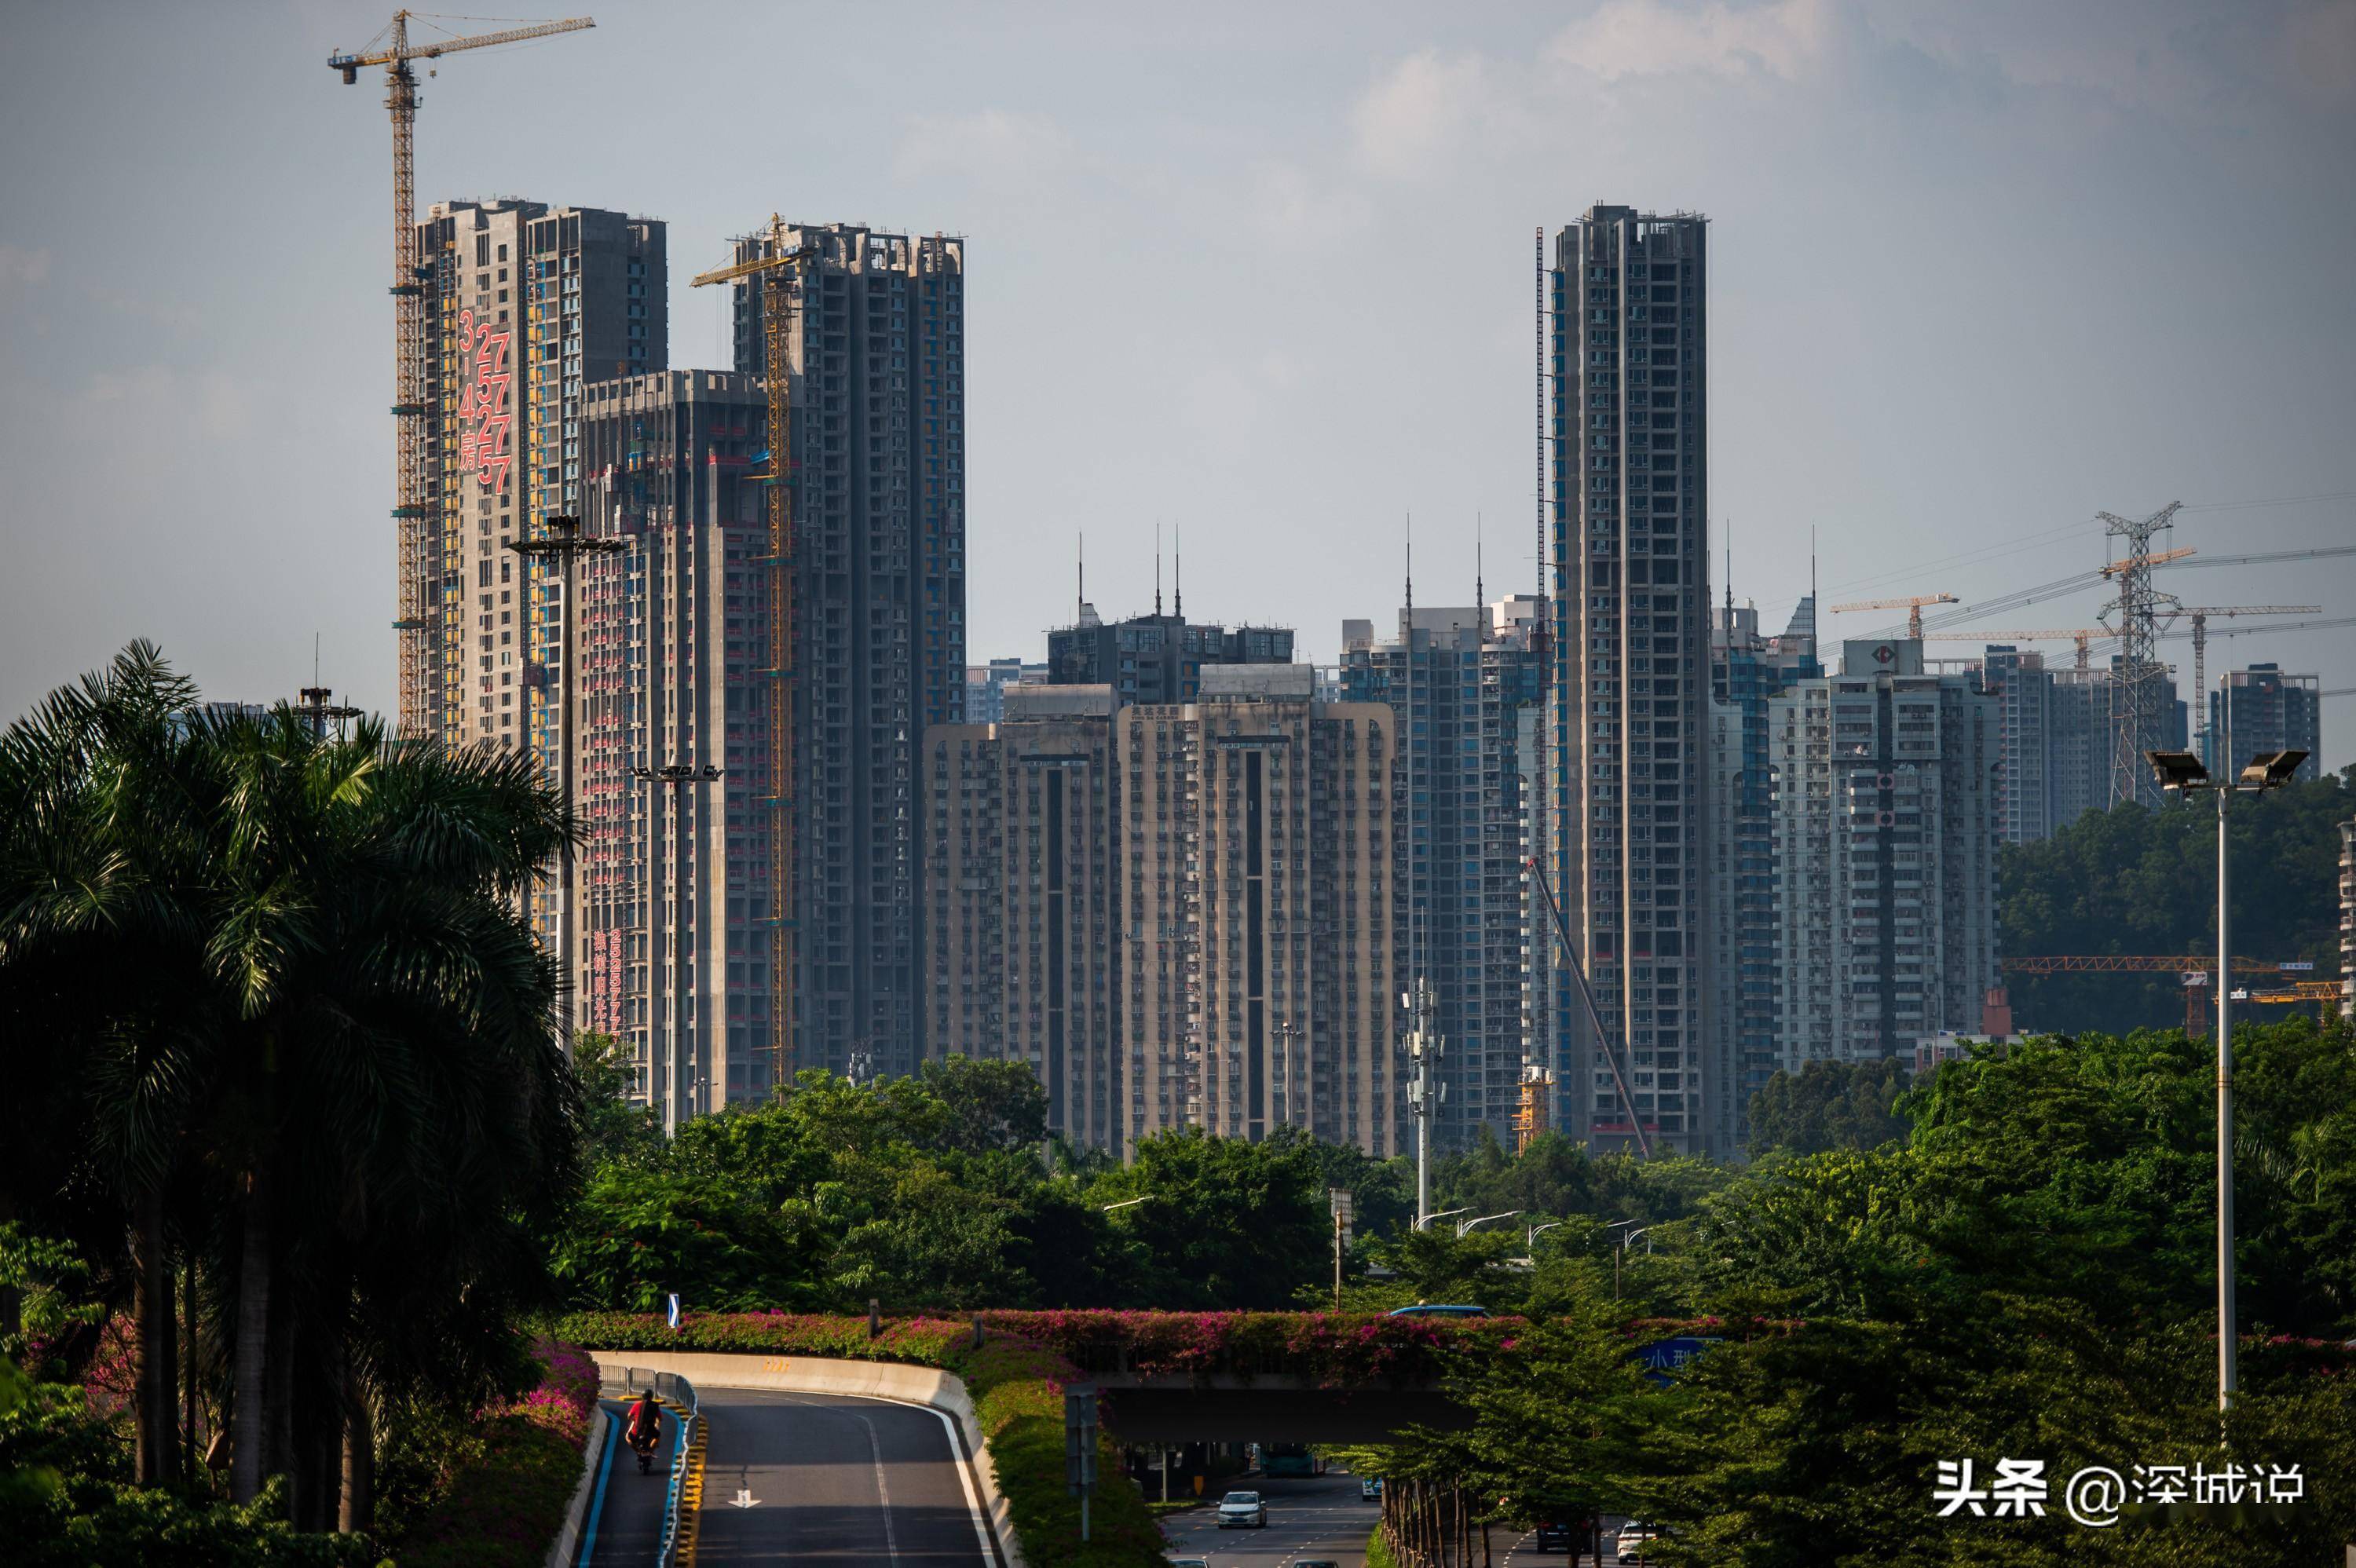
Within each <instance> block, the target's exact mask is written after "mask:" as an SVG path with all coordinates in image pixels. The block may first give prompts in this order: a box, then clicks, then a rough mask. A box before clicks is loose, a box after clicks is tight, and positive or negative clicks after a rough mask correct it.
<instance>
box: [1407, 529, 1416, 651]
mask: <svg viewBox="0 0 2356 1568" xmlns="http://www.w3.org/2000/svg"><path fill="white" fill-rule="evenodd" d="M1407 613H1408V624H1413V623H1414V620H1415V514H1414V513H1413V512H1409V513H1408V515H1407Z"/></svg>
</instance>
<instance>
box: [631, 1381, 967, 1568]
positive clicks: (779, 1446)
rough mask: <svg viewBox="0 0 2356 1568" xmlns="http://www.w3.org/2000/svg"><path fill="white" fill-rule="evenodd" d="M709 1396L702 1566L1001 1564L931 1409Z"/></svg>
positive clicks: (781, 1396) (747, 1394) (756, 1395)
mask: <svg viewBox="0 0 2356 1568" xmlns="http://www.w3.org/2000/svg"><path fill="white" fill-rule="evenodd" d="M702 1398H703V1418H704V1420H705V1421H706V1422H707V1423H709V1424H710V1432H711V1441H710V1446H709V1448H708V1449H707V1451H706V1454H705V1458H704V1466H703V1510H702V1515H701V1521H700V1522H701V1544H700V1546H699V1547H698V1549H697V1552H696V1562H697V1563H698V1565H699V1568H738V1565H739V1564H768V1563H778V1564H784V1563H793V1564H800V1563H822V1564H830V1565H832V1568H851V1564H859V1565H860V1568H993V1564H994V1563H995V1558H994V1556H993V1554H992V1553H991V1549H990V1546H989V1544H988V1542H989V1526H988V1523H987V1522H986V1521H985V1520H983V1519H982V1517H981V1515H980V1510H979V1508H978V1506H977V1502H976V1499H975V1494H974V1493H973V1491H972V1490H971V1487H970V1477H969V1476H968V1474H967V1473H966V1471H965V1468H964V1466H963V1465H962V1463H961V1462H960V1460H959V1458H958V1452H957V1449H956V1447H955V1445H954V1439H953V1438H952V1437H951V1435H950V1429H949V1426H948V1424H947V1423H946V1422H945V1421H944V1420H943V1419H942V1418H941V1417H940V1416H939V1415H937V1414H936V1413H933V1412H932V1411H929V1410H920V1409H916V1408H915V1407H914V1406H910V1405H905V1404H892V1403H886V1402H884V1401H883V1400H873V1399H855V1398H851V1397H849V1396H845V1395H836V1394H816V1393H773V1392H754V1391H750V1390H744V1389H706V1390H704V1391H703V1392H702ZM634 1478H635V1477H634ZM599 1560H600V1562H603V1561H604V1558H603V1554H602V1553H601V1554H600V1559H599ZM614 1562H615V1564H616V1568H620V1563H621V1560H620V1559H618V1558H616V1559H615V1560H614ZM593 1568H594V1564H593Z"/></svg>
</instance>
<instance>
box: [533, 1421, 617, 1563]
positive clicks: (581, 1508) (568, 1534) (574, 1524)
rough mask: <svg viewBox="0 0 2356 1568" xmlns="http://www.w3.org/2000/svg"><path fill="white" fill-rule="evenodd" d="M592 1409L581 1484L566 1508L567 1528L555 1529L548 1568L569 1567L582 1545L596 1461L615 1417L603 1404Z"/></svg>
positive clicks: (565, 1523) (585, 1442)
mask: <svg viewBox="0 0 2356 1568" xmlns="http://www.w3.org/2000/svg"><path fill="white" fill-rule="evenodd" d="M590 1416H591V1420H590V1422H589V1435H588V1436H587V1437H586V1438H585V1439H584V1440H583V1442H582V1445H581V1484H580V1485H579V1486H577V1487H575V1488H573V1501H572V1502H571V1504H569V1505H568V1506H567V1507H566V1508H565V1510H564V1528H563V1529H562V1530H560V1531H557V1532H556V1541H555V1542H554V1543H553V1544H552V1545H551V1546H550V1547H549V1549H548V1562H547V1568H567V1565H568V1564H569V1563H572V1561H573V1552H575V1551H576V1550H578V1549H579V1547H580V1545H581V1523H582V1520H584V1518H586V1517H587V1515H588V1512H589V1494H590V1492H591V1490H592V1489H594V1488H595V1486H596V1484H597V1461H598V1460H599V1459H600V1458H601V1457H603V1456H604V1455H605V1429H606V1428H607V1427H608V1426H610V1425H611V1424H613V1420H614V1418H613V1417H612V1416H611V1415H610V1414H608V1413H606V1412H605V1408H604V1407H603V1406H600V1407H598V1408H597V1409H595V1410H594V1411H591V1412H590Z"/></svg>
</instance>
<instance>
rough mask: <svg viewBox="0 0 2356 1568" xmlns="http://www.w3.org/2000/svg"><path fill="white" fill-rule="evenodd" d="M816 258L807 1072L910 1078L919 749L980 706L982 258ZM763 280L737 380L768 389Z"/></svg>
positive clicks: (804, 416) (804, 558)
mask: <svg viewBox="0 0 2356 1568" xmlns="http://www.w3.org/2000/svg"><path fill="white" fill-rule="evenodd" d="M780 245H782V246H783V247H784V248H785V251H786V252H787V253H791V252H793V251H800V252H802V253H803V257H804V260H803V261H802V262H801V263H800V264H799V266H798V290H799V293H798V302H799V303H798V309H797V310H796V312H795V319H794V320H793V321H792V322H790V323H789V324H787V334H786V338H785V344H784V348H785V354H786V357H787V364H788V365H789V366H790V374H791V376H792V378H793V380H792V399H791V407H792V434H791V437H790V442H789V446H790V450H789V451H788V452H787V453H785V454H784V462H783V463H782V464H776V463H774V462H773V466H776V467H777V469H778V472H779V474H780V475H781V476H782V477H784V478H785V479H786V480H787V482H788V483H790V484H791V485H793V514H794V539H795V546H794V549H795V554H796V560H795V565H794V578H795V581H797V582H798V591H797V593H796V601H797V602H796V603H795V605H794V622H793V628H794V630H793V638H794V643H795V646H794V647H793V648H792V649H791V650H790V652H791V667H792V668H793V669H794V670H795V671H796V672H797V676H796V678H795V680H794V681H793V682H792V683H791V687H790V689H791V690H792V691H793V692H794V697H793V709H792V713H791V722H792V725H793V731H792V733H793V735H794V736H795V737H797V739H796V741H795V743H794V744H793V745H792V746H791V747H790V748H788V749H787V752H785V753H784V754H787V755H789V756H791V757H792V758H794V759H795V760H794V762H793V763H791V764H790V765H791V766H792V767H793V768H794V770H795V773H796V777H795V778H794V779H793V780H792V781H791V782H792V790H791V797H792V799H793V801H794V803H795V808H794V811H793V816H795V817H797V818H798V826H797V827H795V828H794V830H793V831H794V834H795V836H796V837H797V840H798V842H797V845H796V849H795V853H796V856H797V859H796V860H795V862H794V867H793V880H792V885H793V887H794V889H795V898H794V902H795V906H796V907H795V909H794V911H793V912H792V914H791V919H792V920H793V922H794V927H795V935H796V941H795V943H794V949H795V952H796V955H797V956H796V957H795V959H794V962H795V963H796V964H797V965H798V974H797V975H795V976H791V977H790V984H791V990H792V994H793V995H794V997H796V998H797V1005H798V1009H799V1010H798V1018H797V1019H796V1024H795V1031H794V1038H795V1040H797V1042H798V1053H799V1054H798V1059H797V1061H795V1062H794V1063H793V1065H794V1066H797V1067H826V1068H830V1069H832V1070H834V1071H837V1072H845V1071H850V1070H851V1069H852V1068H853V1067H854V1066H856V1067H858V1068H859V1069H860V1070H862V1071H873V1072H888V1073H894V1074H897V1073H907V1072H914V1071H915V1070H916V1063H917V1061H918V1060H919V1059H920V1057H921V1056H922V1054H923V1040H924V1009H923V1007H922V997H921V994H920V990H919V983H920V982H919V972H920V966H921V965H922V962H923V948H922V937H923V927H922V921H923V916H924V911H923V901H922V891H923V874H924V873H923V865H922V850H921V847H920V845H919V844H918V842H917V822H916V773H917V751H916V748H917V744H918V741H919V738H920V736H921V734H922V732H923V731H924V729H925V727H926V726H927V725H934V724H953V723H956V722H958V720H959V719H960V718H961V717H962V710H963V708H964V700H965V657H966V641H965V635H966V634H965V242H964V241H963V240H958V239H953V238H948V237H944V236H940V235H933V236H929V237H924V236H911V235H905V234H886V233H879V232H876V231H874V230H873V229H867V228H865V227H863V226H861V225H857V224H841V223H837V224H826V225H812V224H780V225H776V226H774V227H773V228H771V229H767V230H765V231H764V232H763V233H761V234H759V235H757V236H754V237H750V238H746V239H744V240H738V241H737V243H736V251H735V261H736V262H737V263H739V264H743V263H745V262H750V261H758V260H763V259H769V258H771V257H773V255H774V253H775V251H776V248H777V247H779V246H780ZM768 297H769V293H768V291H767V289H766V287H765V286H764V284H763V281H762V278H761V276H760V275H758V274H755V275H753V276H750V277H746V278H744V279H743V280H742V281H740V282H738V283H736V284H735V321H736V368H737V369H738V371H740V372H742V373H744V374H745V375H748V376H749V375H759V374H762V373H763V369H764V366H765V364H766V357H767V354H766V350H767V343H766V323H765V322H764V319H763V315H764V311H765V309H766V300H767V298H768Z"/></svg>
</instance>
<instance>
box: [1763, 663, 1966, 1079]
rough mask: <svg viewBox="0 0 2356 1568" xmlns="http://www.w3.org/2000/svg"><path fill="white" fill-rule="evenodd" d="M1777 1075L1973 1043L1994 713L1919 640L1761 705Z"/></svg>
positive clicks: (1847, 666) (1963, 678)
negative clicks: (1937, 664) (1773, 862)
mask: <svg viewBox="0 0 2356 1568" xmlns="http://www.w3.org/2000/svg"><path fill="white" fill-rule="evenodd" d="M1767 706H1768V746H1769V751H1770V754H1771V756H1772V761H1773V763H1774V766H1775V769H1776V788H1775V801H1774V812H1775V852H1776V858H1777V862H1778V888H1777V893H1778V908H1777V917H1778V942H1777V951H1776V962H1777V965H1778V967H1779V968H1780V970H1781V972H1782V983H1783V996H1782V1001H1783V1010H1782V1020H1781V1029H1780V1036H1781V1040H1780V1043H1781V1047H1782V1051H1783V1066H1784V1067H1785V1068H1787V1069H1790V1070H1793V1071H1796V1070H1797V1069H1798V1067H1799V1066H1800V1064H1801V1063H1803V1062H1805V1061H1815V1060H1820V1059H1826V1060H1833V1061H1868V1060H1873V1059H1878V1058H1881V1057H1889V1056H1900V1055H1903V1054H1905V1053H1907V1052H1908V1051H1911V1050H1912V1046H1913V1042H1914V1040H1916V1039H1917V1038H1918V1037H1920V1036H1924V1035H1932V1034H1936V1033H1938V1032H1940V1031H1942V1030H1957V1031H1961V1030H1968V1029H1977V1028H1978V1027H1979V1025H1980V1021H1981V1008H1982V1006H1983V1004H1984V1002H1985V1001H1986V999H1987V991H1988V988H1989V987H1992V986H1994V985H1995V984H1996V981H1997V970H1996V957H1997V950H1996V873H1995V859H1996V845H1997V827H1996V816H1995V808H1996V800H1997V786H1996V779H1997V769H1998V767H1999V765H2000V751H1999V738H1998V713H1997V699H1994V698H1991V697H1988V696H1987V695H1986V694H1985V693H1984V692H1982V691H1981V690H1980V689H1979V687H1978V684H1977V681H1976V678H1974V677H1968V676H1936V675H1930V674H1926V673H1924V670H1923V667H1922V644H1921V643H1920V642H1919V641H1915V640H1912V639H1898V640H1883V641H1852V642H1848V643H1846V644H1844V645H1842V651H1841V665H1840V669H1839V671H1838V672H1837V674H1834V675H1831V676H1826V677H1820V678H1817V679H1813V680H1803V681H1800V682H1798V683H1796V684H1795V685H1794V686H1792V687H1791V688H1788V689H1786V690H1785V691H1783V693H1781V694H1780V695H1778V696H1776V697H1773V698H1771V699H1769V700H1768V705H1767Z"/></svg>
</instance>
